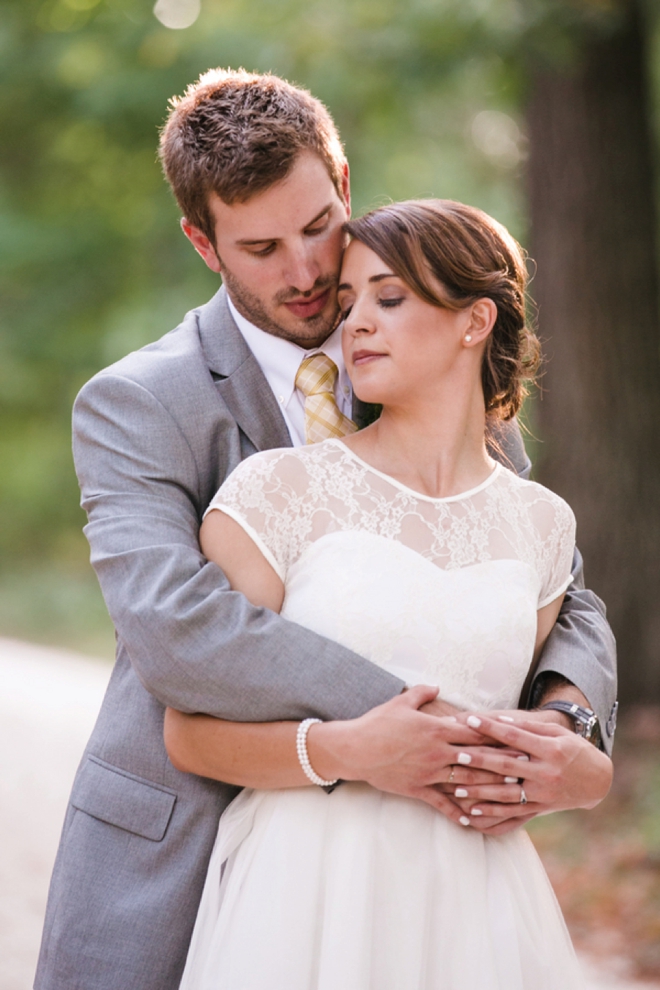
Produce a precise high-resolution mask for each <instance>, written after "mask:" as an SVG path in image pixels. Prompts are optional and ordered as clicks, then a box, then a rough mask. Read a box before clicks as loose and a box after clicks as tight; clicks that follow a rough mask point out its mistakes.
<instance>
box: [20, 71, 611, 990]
mask: <svg viewBox="0 0 660 990" xmlns="http://www.w3.org/2000/svg"><path fill="white" fill-rule="evenodd" d="M161 156H162V160H163V164H164V168H165V172H166V175H167V177H168V179H169V181H170V183H171V185H172V187H173V189H174V192H175V195H176V196H177V199H178V202H179V204H180V206H181V209H182V212H183V214H184V220H183V221H182V227H183V230H184V232H185V234H186V236H187V237H188V238H189V239H190V240H191V242H192V243H193V245H194V247H195V248H196V250H197V251H198V252H199V253H200V255H201V256H202V257H203V259H204V260H205V262H206V263H207V265H208V266H209V267H210V268H211V269H212V270H213V271H216V272H218V273H219V274H221V275H222V278H223V282H224V287H223V288H222V289H221V290H220V291H219V292H218V293H217V295H216V296H214V298H213V299H212V300H211V301H210V302H209V303H207V304H206V305H205V306H202V307H201V308H200V309H198V310H195V311H193V312H192V313H189V314H187V316H186V317H185V318H184V321H183V323H182V324H181V325H180V326H179V327H177V328H176V330H174V331H172V332H171V333H170V334H167V335H166V336H165V337H164V338H162V340H160V341H158V342H157V343H155V344H152V345H150V346H148V347H146V348H143V349H142V350H141V351H139V352H137V353H135V354H132V355H129V356H128V357H127V358H125V359H123V360H122V361H120V362H118V363H117V364H116V365H114V366H112V367H111V368H108V369H106V370H105V371H103V372H101V373H100V374H99V375H97V376H96V377H95V378H94V379H92V381H91V382H89V383H88V384H87V385H86V386H85V388H84V389H83V390H82V392H81V394H80V396H79V397H78V400H77V402H76V407H75V412H74V453H75V460H76V467H77V470H78V475H79V479H80V484H81V489H82V493H83V505H84V507H85V509H86V510H87V513H88V517H89V523H88V526H87V529H86V532H87V536H88V538H89V541H90V544H91V547H92V562H93V564H94V566H95V568H96V571H97V574H98V576H99V580H100V582H101V586H102V588H103V592H104V595H105V598H106V602H107V605H108V609H109V611H110V614H111V616H112V619H113V622H114V623H115V627H116V629H117V662H116V665H115V669H114V672H113V675H112V679H111V682H110V686H109V688H108V692H107V695H106V698H105V700H104V704H103V707H102V710H101V713H100V716H99V720H98V723H97V725H96V728H95V730H94V733H93V735H92V738H91V740H90V743H89V746H88V748H87V750H86V753H85V755H84V757H83V761H82V763H81V766H80V769H79V771H78V774H77V777H76V780H75V783H74V787H73V792H72V795H71V803H70V807H69V809H68V812H67V817H66V821H65V825H64V830H63V835H62V842H61V846H60V851H59V853H58V858H57V862H56V865H55V871H54V874H53V881H52V885H51V893H50V899H49V905H48V911H47V917H46V925H45V932H44V940H43V945H42V952H41V957H40V963H39V968H38V972H37V980H36V987H37V988H38V990H60V988H61V990H64V988H66V990H97V988H98V990H101V988H102V990H110V988H116V990H120V988H121V990H126V988H128V987H130V988H131V990H169V988H172V990H175V988H176V987H177V986H178V982H179V979H180V976H181V972H182V969H183V965H184V961H185V955H186V951H187V945H188V941H189V938H190V933H191V931H192V927H193V923H194V920H195V913H196V909H197V904H198V901H199V898H200V895H201V889H202V884H203V881H204V876H205V872H206V866H207V863H208V858H209V854H210V851H211V847H212V845H213V841H214V838H215V834H216V830H217V821H218V816H219V814H220V812H221V811H222V809H223V808H224V807H225V806H226V804H227V803H228V801H229V800H230V799H231V798H232V797H233V796H234V795H235V793H236V789H235V788H231V787H228V786H226V785H223V784H219V783H215V782H214V781H212V780H209V779H206V778H201V777H193V776H191V775H186V774H184V773H180V772H178V771H177V770H176V769H175V768H174V767H173V766H172V765H171V763H170V762H169V761H168V759H167V756H166V753H165V749H164V745H163V737H162V735H163V713H164V709H165V706H170V707H171V708H174V709H179V710H181V711H184V712H204V713H207V714H209V715H212V716H216V717H221V718H225V719H231V720H238V721H272V720H277V719H303V718H306V717H308V716H316V717H319V718H323V719H338V718H343V719H346V718H355V717H357V716H359V715H362V714H363V713H365V712H367V711H369V712H371V713H372V714H371V715H370V725H371V726H372V729H373V731H372V732H371V734H370V739H369V740H367V741H365V752H364V753H361V754H360V759H361V760H362V763H363V766H364V767H365V769H364V773H363V779H365V780H368V781H369V782H370V783H372V784H373V785H374V786H378V787H380V788H381V789H384V790H391V791H395V792H398V793H402V794H407V795H409V796H414V797H418V798H420V799H422V800H426V801H428V802H429V803H431V804H433V805H434V806H435V807H437V808H438V812H439V813H444V814H447V815H448V816H449V817H451V818H452V819H453V820H454V821H457V820H458V819H459V817H460V816H461V814H462V812H461V807H460V804H459V803H457V801H456V800H455V799H454V798H455V795H454V797H452V794H448V793H447V790H450V791H453V790H454V789H455V787H454V786H453V785H455V783H456V782H459V781H460V782H461V783H462V784H464V785H471V784H478V785H479V786H483V787H486V788H488V787H489V784H488V781H489V779H490V778H489V777H488V775H487V774H484V773H483V772H482V773H481V774H480V773H479V771H475V770H473V769H472V768H470V767H467V768H460V770H459V772H460V774H462V775H463V776H461V777H456V776H455V775H454V771H453V770H452V772H451V773H450V772H449V770H450V769H451V768H450V767H448V762H449V758H448V752H449V751H450V750H451V745H452V744H453V743H461V744H466V743H468V742H470V741H472V742H473V743H477V742H479V741H480V737H479V736H477V735H476V734H474V733H472V734H470V732H471V730H469V729H467V727H466V726H465V725H464V724H462V723H461V721H460V719H459V720H458V721H452V720H451V719H445V718H429V717H428V716H427V715H425V714H422V713H420V712H419V711H418V710H417V708H418V706H419V705H420V704H421V703H422V701H423V700H427V699H426V695H424V692H423V691H422V690H421V689H419V688H415V689H413V690H411V691H408V692H405V691H404V685H403V684H402V682H401V681H400V680H398V679H397V678H396V677H393V676H391V675H390V674H388V673H387V672H385V671H384V670H381V669H379V668H377V667H375V666H374V665H372V664H371V663H369V662H368V661H366V660H364V659H363V658H360V657H358V656H356V655H354V654H352V653H350V651H348V650H345V649H343V648H342V647H341V646H339V645H338V644H336V643H332V642H329V641H327V640H324V639H322V638H320V637H319V636H317V635H315V634H313V633H311V632H310V631H309V630H306V629H303V628H301V627H298V626H295V625H293V624H291V623H288V622H286V621H285V620H283V619H282V618H280V617H279V616H277V615H274V614H273V613H270V612H268V611H266V610H263V609H256V608H253V607H251V606H250V605H249V604H248V603H247V602H246V601H245V599H243V598H242V597H241V596H240V595H237V594H235V593H232V592H231V591H230V590H229V588H228V584H227V581H226V580H225V578H224V576H223V574H222V573H221V572H220V570H219V569H218V568H217V567H216V566H214V565H212V564H210V563H208V562H207V561H205V559H204V558H203V557H202V555H201V553H200V551H199V546H198V542H197V533H198V528H199V522H200V519H201V516H202V514H203V512H204V510H205V508H206V506H207V505H208V503H209V501H210V499H211V497H212V496H213V494H214V493H215V491H216V489H217V488H218V487H219V485H220V483H221V482H222V480H223V479H224V478H225V476H226V475H227V474H228V473H229V471H231V470H232V469H233V468H234V467H235V466H236V464H237V463H238V462H239V461H240V460H241V459H242V458H244V457H246V456H248V455H249V454H251V453H253V452H254V451H255V450H260V449H267V448H269V447H278V446H287V445H290V444H291V443H301V442H303V440H304V437H305V433H306V432H307V433H309V430H310V428H311V423H310V419H311V418H313V417H310V415H309V409H307V421H306V407H305V403H306V397H305V395H303V394H302V389H303V388H305V387H306V386H302V387H301V388H299V387H297V386H296V379H297V378H298V371H299V368H300V365H301V362H302V361H303V360H304V359H305V358H306V357H307V356H309V354H310V352H311V354H315V353H317V352H319V351H322V352H323V353H325V354H326V356H327V357H328V358H330V360H331V361H332V362H334V364H335V365H337V371H338V374H337V377H336V381H335V382H334V385H331V386H328V385H327V380H326V387H325V393H324V396H325V397H324V399H323V401H324V403H325V404H326V413H327V416H326V414H325V413H324V414H323V415H321V416H320V419H321V420H324V421H325V425H326V427H327V428H328V429H330V430H334V431H335V432H345V431H346V430H348V429H351V428H352V427H351V425H350V420H349V417H350V414H352V415H353V417H354V418H355V419H356V421H357V422H358V423H364V422H365V421H366V418H367V417H368V414H369V410H367V409H365V408H363V407H360V404H359V403H356V402H352V400H351V395H350V386H349V383H348V382H347V381H346V379H345V371H344V370H343V368H342V366H341V357H340V353H339V347H338V334H337V331H336V330H335V324H336V322H337V304H336V285H337V274H338V270H339V265H340V260H341V253H342V250H343V244H344V236H343V233H342V224H343V222H344V221H345V220H346V218H347V216H348V210H349V185H348V168H347V165H346V161H345V158H344V154H343V150H342V147H341V144H340V142H339V138H338V136H337V133H336V130H335V128H334V125H333V123H332V121H331V119H330V117H329V115H328V114H327V111H325V109H324V108H323V107H322V106H321V104H319V103H318V101H316V100H314V99H313V98H312V97H311V96H310V95H309V94H308V93H305V92H303V91H301V90H298V89H295V88H294V87H291V86H289V85H288V84H287V83H285V82H283V81H282V80H280V79H277V78H274V77H270V76H251V75H249V74H247V73H244V72H236V73H234V72H224V71H220V70H218V71H215V72H211V73H207V74H206V76H203V77H202V78H201V79H200V81H199V82H198V83H197V84H196V85H194V86H192V87H190V89H189V90H188V92H187V94H186V96H185V97H183V98H182V99H181V100H178V101H175V102H174V104H173V108H172V111H171V113H170V116H169V119H168V122H167V125H166V127H165V129H164V132H163V135H162V140H161ZM326 367H327V365H326ZM333 377H334V373H331V374H330V381H332V379H333ZM299 383H300V379H299ZM312 391H313V389H312ZM328 394H329V395H330V399H329V401H330V406H332V409H331V411H330V412H328V411H327V403H328ZM318 420H319V416H318V415H317V416H316V425H315V427H314V428H318ZM500 447H501V448H502V450H503V451H504V455H505V456H508V458H509V459H510V461H511V463H512V464H513V465H514V466H515V467H516V469H517V470H520V471H525V470H527V469H528V467H529V462H528V461H527V458H526V455H525V453H524V449H523V447H522V443H521V441H520V436H519V433H518V431H517V427H516V426H515V425H514V426H513V427H511V428H508V429H506V430H504V431H503V432H502V435H501V437H500ZM579 585H580V564H579V561H577V562H576V586H575V587H574V588H572V589H571V592H570V593H569V594H568V595H567V598H566V603H565V606H564V609H563V612H562V617H561V620H560V622H559V623H558V626H557V628H556V630H555V631H554V632H553V634H552V636H551V640H550V642H549V643H548V646H547V648H546V651H545V653H544V656H543V658H542V661H541V664H540V666H539V672H538V673H537V676H536V679H535V685H534V686H533V691H535V692H536V694H539V695H540V696H541V700H542V701H543V702H544V703H545V702H547V701H549V700H551V699H553V698H554V699H559V702H560V704H561V702H562V701H563V702H575V703H577V704H578V705H579V706H580V709H579V711H580V713H582V711H583V710H584V709H585V708H586V706H587V704H588V702H589V703H591V705H592V707H593V708H594V709H595V710H596V711H597V713H598V716H599V718H600V722H601V725H602V731H603V738H604V740H605V744H606V745H607V746H609V745H610V743H611V736H612V734H613V721H612V716H611V712H612V705H613V701H614V694H613V686H614V652H613V645H612V640H611V634H610V632H609V629H608V627H607V624H606V622H605V620H604V618H603V612H602V608H601V606H600V603H599V602H598V600H597V599H595V598H594V596H593V595H591V594H590V593H589V592H585V591H582V590H580V589H579ZM569 682H570V683H569ZM427 694H428V692H427ZM535 697H536V695H535ZM536 700H538V699H536ZM434 706H435V707H434ZM448 710H449V709H448V708H447V707H443V706H442V704H441V703H440V702H432V703H431V705H430V709H429V711H430V712H434V713H436V714H438V715H442V714H445V713H446V712H447V711H448ZM564 717H565V716H563V715H562V714H561V713H560V712H557V711H554V710H551V711H545V712H543V713H539V714H534V713H530V714H529V715H527V716H525V718H526V719H529V720H531V722H530V723H525V724H532V723H533V721H534V719H536V720H537V722H538V721H542V720H544V719H545V720H553V719H554V720H557V721H560V720H561V719H562V718H564ZM580 717H581V718H582V721H585V720H586V722H588V721H589V718H588V716H584V717H583V716H582V715H581V716H580ZM571 724H572V723H571ZM581 725H582V722H580V726H581ZM511 731H512V732H514V733H515V732H516V731H517V729H516V727H515V726H514V727H512V730H511ZM566 738H567V739H568V740H569V742H571V744H572V745H571V746H568V745H563V743H562V745H554V744H553V745H552V746H546V744H545V742H543V740H544V737H543V736H539V740H540V741H541V742H540V744H539V745H540V747H541V748H540V749H539V753H538V756H535V757H534V759H535V761H536V764H537V765H538V767H539V768H541V771H542V772H540V773H539V775H538V776H539V780H538V781H537V783H536V784H535V785H534V792H533V793H532V791H531V787H530V807H524V808H523V807H521V805H520V804H507V803H505V802H504V803H502V804H499V803H498V800H499V798H498V795H499V793H500V791H501V787H500V788H499V789H497V788H496V789H495V790H492V791H491V790H486V791H485V792H480V793H479V795H478V796H479V799H480V800H483V801H488V798H489V795H492V798H493V801H492V803H491V804H489V805H488V806H487V808H486V810H487V812H488V813H486V814H484V815H483V818H482V819H479V821H477V819H475V820H474V821H475V824H474V826H473V827H478V828H484V829H485V828H490V829H491V830H495V831H503V830H506V829H508V828H511V827H514V826H516V825H517V824H519V823H520V822H521V821H523V820H526V818H527V817H528V815H527V812H529V811H532V812H533V813H536V812H538V811H544V810H550V809H552V808H558V807H567V806H571V805H573V806H576V805H580V804H584V803H585V801H586V803H588V802H589V800H591V799H594V800H597V799H598V797H600V796H602V794H591V792H590V796H589V795H588V796H587V798H586V799H585V794H586V792H587V791H589V786H590V785H589V781H590V780H591V779H592V778H593V774H591V773H590V771H591V769H593V766H594V765H595V764H594V762H593V761H594V760H596V762H597V761H598V759H601V760H602V759H603V757H602V755H601V754H599V753H598V752H597V750H596V748H595V747H593V746H591V745H590V743H588V742H586V741H583V740H580V739H577V737H574V736H570V737H569V735H568V734H566ZM544 747H545V748H544ZM211 760H212V755H211ZM210 773H212V768H211V769H210ZM450 777H451V780H452V787H451V788H448V782H449V779H450ZM438 783H440V784H442V786H443V787H444V791H443V790H442V789H440V788H438V787H436V786H435V785H436V784H438ZM493 787H495V785H493ZM518 790H519V788H518V787H516V791H518ZM328 800H331V798H330V797H329V798H328ZM516 800H517V799H516Z"/></svg>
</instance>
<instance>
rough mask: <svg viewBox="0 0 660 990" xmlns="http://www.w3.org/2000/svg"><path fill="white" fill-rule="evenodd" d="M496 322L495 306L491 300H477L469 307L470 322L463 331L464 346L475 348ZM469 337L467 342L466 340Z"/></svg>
mask: <svg viewBox="0 0 660 990" xmlns="http://www.w3.org/2000/svg"><path fill="white" fill-rule="evenodd" d="M496 320H497V306H496V305H495V303H494V302H493V300H492V299H488V298H484V299H477V301H476V302H474V303H472V306H471V307H470V321H469V323H468V326H467V329H466V330H465V337H464V338H463V340H464V346H465V347H475V346H476V345H478V344H481V343H483V341H484V340H485V339H486V338H487V337H488V334H489V333H490V332H491V330H492V329H493V327H494V326H495V321H496ZM468 337H469V340H468Z"/></svg>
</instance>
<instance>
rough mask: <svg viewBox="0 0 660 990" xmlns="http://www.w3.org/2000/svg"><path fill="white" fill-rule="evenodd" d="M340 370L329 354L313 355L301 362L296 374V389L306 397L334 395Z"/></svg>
mask: <svg viewBox="0 0 660 990" xmlns="http://www.w3.org/2000/svg"><path fill="white" fill-rule="evenodd" d="M338 374H339V370H338V368H337V365H336V364H335V362H334V361H333V360H332V358H329V357H328V355H327V354H321V353H319V354H311V355H310V356H309V357H306V358H304V359H303V360H302V361H301V362H300V367H299V368H298V372H297V374H296V388H299V389H300V391H301V392H302V394H303V395H304V396H308V395H321V394H322V393H323V392H329V393H330V394H331V395H334V391H335V383H336V381H337V375H338Z"/></svg>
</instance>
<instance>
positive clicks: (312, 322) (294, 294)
mask: <svg viewBox="0 0 660 990" xmlns="http://www.w3.org/2000/svg"><path fill="white" fill-rule="evenodd" d="M220 264H221V265H222V271H221V275H222V281H223V283H224V285H225V287H226V289H227V292H228V293H229V295H230V296H231V301H232V302H233V304H234V306H235V307H236V309H237V310H238V311H239V313H240V314H241V316H244V317H245V319H246V320H249V321H250V323H253V324H254V326H256V327H258V328H259V330H264V331H265V332H266V333H270V334H272V335H273V336H274V337H281V338H282V339H283V340H288V341H290V342H291V343H293V344H297V345H298V346H299V347H303V348H307V347H312V346H318V345H319V344H321V343H323V341H325V340H327V338H328V337H329V336H330V334H331V333H332V331H333V330H334V329H335V327H336V326H337V324H338V323H339V306H337V307H336V309H335V311H334V312H333V313H331V314H330V315H328V314H327V313H326V312H325V311H322V312H320V313H318V314H317V315H316V316H310V317H309V318H307V319H303V318H299V319H298V321H297V322H298V325H299V327H300V332H298V333H296V332H295V331H292V330H290V329H289V328H287V327H284V326H282V324H281V323H278V322H277V321H276V320H274V319H273V317H272V316H271V315H270V313H269V312H268V310H267V309H266V307H265V306H264V304H263V302H262V300H261V299H259V297H258V296H255V295H254V293H252V292H250V290H249V289H246V287H245V286H244V285H243V283H242V282H241V281H240V280H239V279H237V278H236V277H235V276H234V275H233V274H232V272H230V271H229V269H228V268H227V267H226V266H225V265H223V264H222V262H220ZM336 284H337V276H336V275H321V276H319V278H317V280H316V282H315V283H314V286H313V287H312V289H310V291H309V292H305V293H302V292H298V291H297V290H295V289H294V290H285V291H284V292H282V293H280V294H279V295H278V296H276V297H275V300H274V302H275V304H276V305H277V304H280V305H281V304H283V303H285V302H287V301H288V300H291V299H300V298H303V299H304V298H306V297H308V296H310V295H312V294H316V293H318V292H322V291H323V290H324V289H327V288H329V287H331V286H335V285H336ZM292 319H295V317H294V316H293V314H292Z"/></svg>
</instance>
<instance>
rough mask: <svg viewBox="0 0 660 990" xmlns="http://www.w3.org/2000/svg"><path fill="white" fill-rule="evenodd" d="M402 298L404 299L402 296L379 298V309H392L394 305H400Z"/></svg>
mask: <svg viewBox="0 0 660 990" xmlns="http://www.w3.org/2000/svg"><path fill="white" fill-rule="evenodd" d="M403 299H404V297H403V296H395V297H394V298H392V297H389V296H388V297H387V298H385V299H379V300H378V305H379V306H380V307H381V309H394V307H395V306H400V305H401V303H402V302H403Z"/></svg>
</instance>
